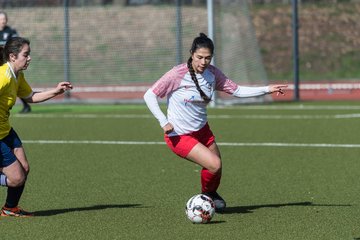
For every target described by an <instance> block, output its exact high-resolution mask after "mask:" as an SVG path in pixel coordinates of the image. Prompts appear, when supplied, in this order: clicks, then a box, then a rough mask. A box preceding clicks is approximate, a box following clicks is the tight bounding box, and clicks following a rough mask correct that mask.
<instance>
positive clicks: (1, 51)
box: [0, 37, 30, 65]
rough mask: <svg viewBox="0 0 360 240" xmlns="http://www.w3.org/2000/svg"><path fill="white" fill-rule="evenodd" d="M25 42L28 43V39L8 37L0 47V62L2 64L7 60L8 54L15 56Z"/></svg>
mask: <svg viewBox="0 0 360 240" xmlns="http://www.w3.org/2000/svg"><path fill="white" fill-rule="evenodd" d="M25 44H27V45H30V41H29V40H28V39H26V38H22V37H13V38H10V39H9V40H8V41H7V42H6V43H5V45H4V46H3V47H0V64H1V65H2V64H4V63H6V62H7V61H9V59H10V54H14V55H15V56H17V55H18V54H19V53H20V52H21V50H22V48H23V46H24V45H25Z"/></svg>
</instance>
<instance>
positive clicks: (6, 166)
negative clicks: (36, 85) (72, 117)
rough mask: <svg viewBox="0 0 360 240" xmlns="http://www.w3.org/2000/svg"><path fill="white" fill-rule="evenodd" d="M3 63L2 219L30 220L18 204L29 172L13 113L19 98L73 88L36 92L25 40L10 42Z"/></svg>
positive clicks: (32, 100)
mask: <svg viewBox="0 0 360 240" xmlns="http://www.w3.org/2000/svg"><path fill="white" fill-rule="evenodd" d="M2 58H3V59H2ZM0 60H1V61H0V63H2V65H1V67H0V185H1V186H5V187H7V189H8V190H7V197H6V201H5V205H4V206H3V207H2V209H1V216H15V217H27V216H32V214H31V213H29V212H27V211H25V210H23V209H21V208H20V207H19V206H18V204H19V201H20V197H21V194H22V192H23V190H24V187H25V182H26V178H27V175H28V173H29V163H28V161H27V158H26V155H25V151H24V148H23V147H22V143H21V140H20V138H19V136H18V135H17V133H16V132H15V130H14V129H13V128H12V127H11V125H10V122H9V116H10V110H11V108H12V107H13V106H14V104H15V101H16V98H17V97H20V98H23V99H25V100H26V101H27V102H29V103H38V102H43V101H46V100H48V99H51V98H53V97H55V96H57V95H59V94H62V93H64V92H65V91H66V90H70V89H72V85H71V83H69V82H60V83H58V85H57V86H56V87H55V88H53V89H50V90H47V91H43V92H34V91H33V90H32V88H31V87H30V86H29V84H28V83H27V82H26V80H25V77H24V73H23V70H26V69H27V67H28V66H29V64H30V61H31V57H30V41H29V40H27V39H25V38H21V37H14V38H11V39H9V40H8V41H7V42H6V44H5V46H4V48H1V51H0Z"/></svg>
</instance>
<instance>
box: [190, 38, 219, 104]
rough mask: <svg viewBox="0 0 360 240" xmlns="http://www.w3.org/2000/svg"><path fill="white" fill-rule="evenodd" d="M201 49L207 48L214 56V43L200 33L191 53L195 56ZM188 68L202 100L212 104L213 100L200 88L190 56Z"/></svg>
mask: <svg viewBox="0 0 360 240" xmlns="http://www.w3.org/2000/svg"><path fill="white" fill-rule="evenodd" d="M200 48H207V49H209V50H210V52H211V55H212V54H214V43H213V41H212V40H211V39H210V38H208V37H207V36H206V35H205V34H204V33H200V34H199V36H198V37H196V38H195V39H194V41H193V43H192V45H191V49H190V53H191V54H193V53H194V52H196V50H198V49H200ZM187 67H188V69H189V73H190V76H191V79H192V80H193V81H194V83H195V86H196V89H197V90H198V91H199V93H200V96H201V98H202V99H203V100H204V101H205V102H207V103H208V102H210V101H211V98H209V97H208V96H207V95H206V94H205V93H204V91H203V90H201V88H200V86H199V81H198V80H197V78H196V74H195V70H194V68H193V66H192V56H190V57H189V59H188V61H187Z"/></svg>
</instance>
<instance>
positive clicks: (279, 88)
mask: <svg viewBox="0 0 360 240" xmlns="http://www.w3.org/2000/svg"><path fill="white" fill-rule="evenodd" d="M287 87H288V86H287V85H270V86H269V92H270V93H275V92H276V96H279V94H281V95H285V91H284V89H285V88H287Z"/></svg>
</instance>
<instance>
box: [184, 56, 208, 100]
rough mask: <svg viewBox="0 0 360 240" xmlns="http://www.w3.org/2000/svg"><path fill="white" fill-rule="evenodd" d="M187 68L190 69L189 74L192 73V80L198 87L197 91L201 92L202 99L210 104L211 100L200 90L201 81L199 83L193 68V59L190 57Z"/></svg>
mask: <svg viewBox="0 0 360 240" xmlns="http://www.w3.org/2000/svg"><path fill="white" fill-rule="evenodd" d="M187 67H188V69H189V73H190V76H191V79H192V80H193V81H194V83H195V86H196V89H197V90H198V91H199V93H200V96H201V98H202V99H203V100H204V101H205V102H206V103H209V102H210V101H211V98H209V97H208V96H207V95H206V94H205V93H204V91H203V90H202V89H201V88H200V85H199V81H198V79H197V78H196V74H195V71H194V68H193V66H192V57H190V58H189V59H188V61H187Z"/></svg>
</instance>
